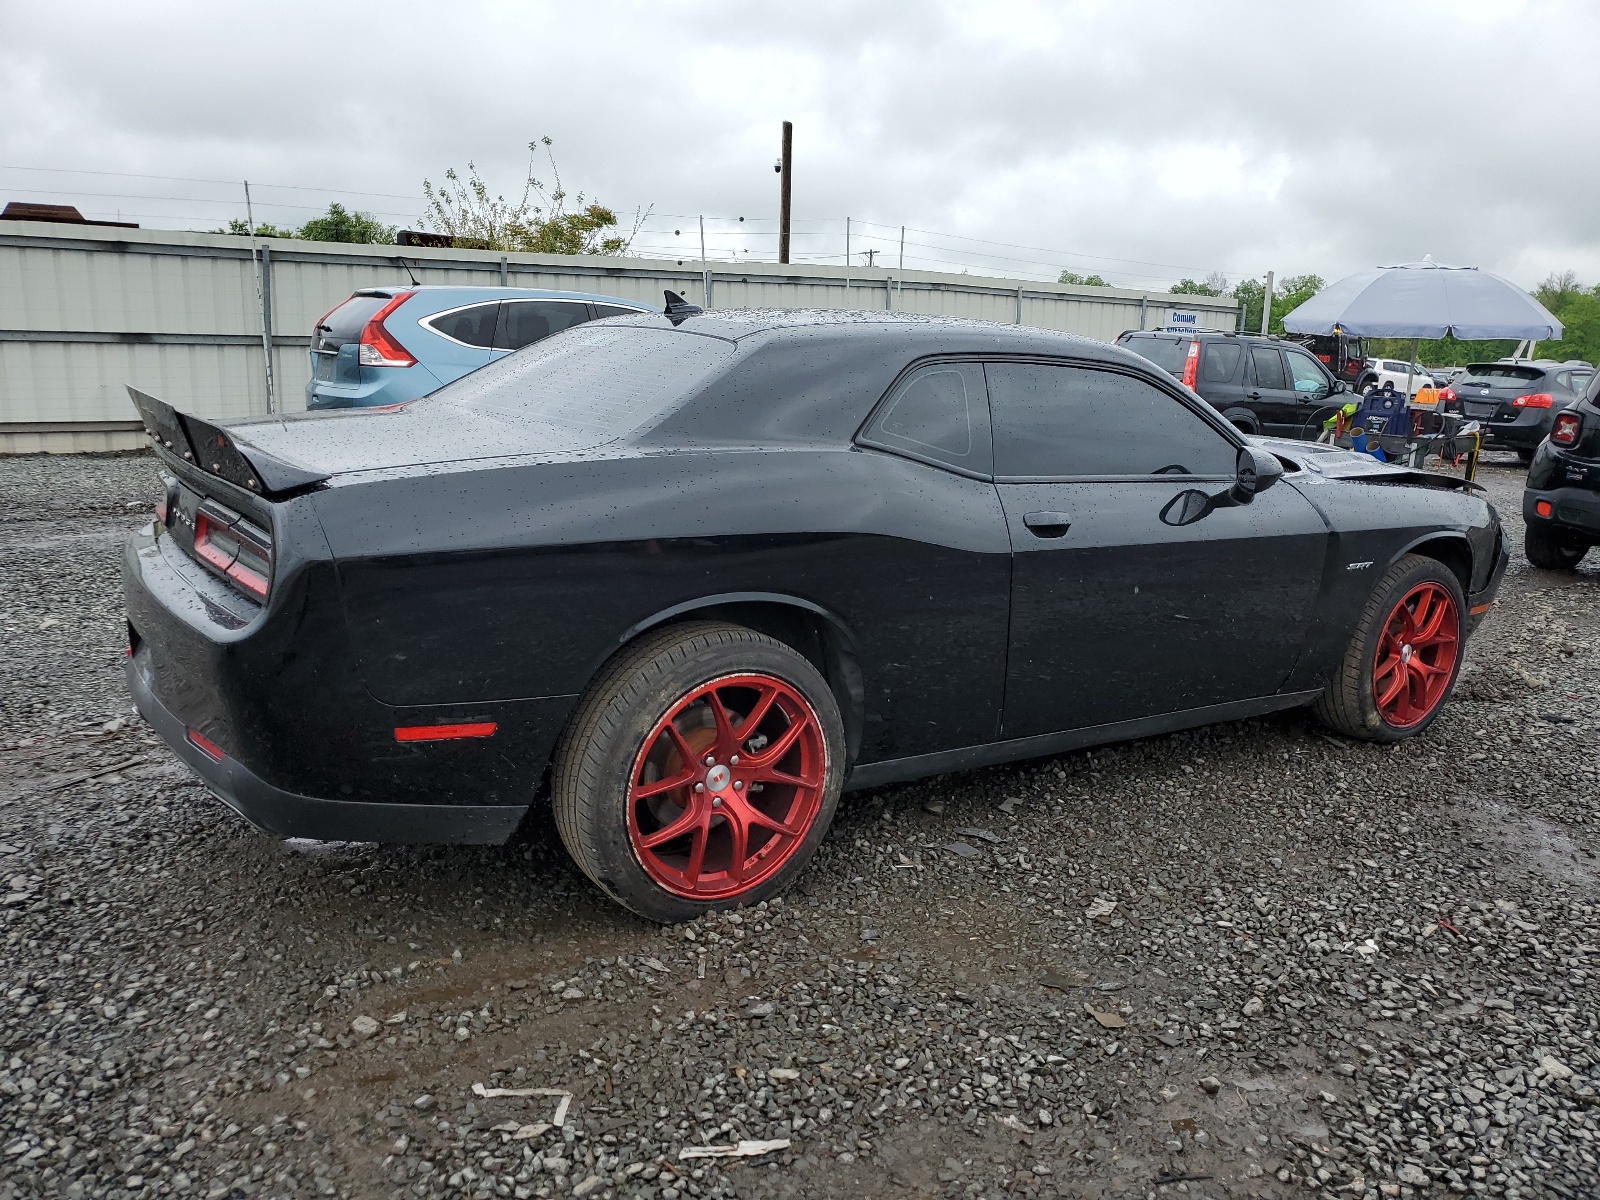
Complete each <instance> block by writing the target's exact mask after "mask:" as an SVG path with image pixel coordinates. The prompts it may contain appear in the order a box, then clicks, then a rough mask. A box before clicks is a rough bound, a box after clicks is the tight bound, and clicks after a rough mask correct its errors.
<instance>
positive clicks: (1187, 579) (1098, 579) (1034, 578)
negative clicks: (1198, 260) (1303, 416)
mask: <svg viewBox="0 0 1600 1200" xmlns="http://www.w3.org/2000/svg"><path fill="white" fill-rule="evenodd" d="M985 373H986V375H987V379H988V393H989V403H990V409H991V413H992V424H993V438H994V457H995V479H996V484H995V486H996V488H997V490H998V491H999V494H1000V501H1001V505H1002V507H1003V509H1004V511H1005V516H1006V522H1007V525H1008V528H1009V531H1010V537H1011V546H1012V568H1011V577H1012V585H1011V636H1010V641H1009V646H1008V652H1007V660H1006V689H1005V703H1004V709H1003V716H1002V732H1003V736H1004V737H1005V738H1007V739H1010V738H1019V737H1030V736H1033V735H1035V734H1043V733H1054V732H1058V731H1063V730H1069V729H1078V728H1083V727H1087V726H1093V725H1104V724H1108V723H1111V722H1116V721H1126V720H1131V719H1134V718H1137V717H1146V716H1153V715H1158V714H1162V713H1169V712H1177V711H1180V710H1184V709H1194V708H1203V707H1205V706H1208V705H1215V704H1222V703H1225V702H1228V701H1231V700H1241V699H1245V698H1249V697H1255V696H1262V695H1267V694H1270V693H1272V692H1274V691H1276V690H1277V689H1278V687H1279V686H1280V685H1281V684H1282V683H1283V681H1284V680H1285V679H1286V678H1287V676H1288V674H1289V671H1290V670H1291V668H1292V667H1293V666H1294V663H1295V659H1296V657H1297V656H1298V654H1299V651H1300V648H1301V644H1302V642H1303V639H1304V635H1305V631H1306V625H1307V621H1308V619H1309V617H1310V614H1311V610H1312V605H1313V602H1314V600H1315V598H1316V596H1317V593H1318V589H1319V586H1320V583H1321V574H1322V565H1323V556H1324V549H1325V545H1326V541H1327V537H1328V532H1327V528H1326V526H1325V525H1324V524H1323V521H1322V519H1321V517H1320V516H1319V515H1318V514H1317V512H1316V510H1315V509H1314V508H1313V507H1312V506H1311V504H1310V503H1309V502H1308V501H1307V500H1306V499H1305V498H1304V497H1303V496H1301V495H1300V494H1299V492H1297V491H1296V490H1295V489H1294V488H1293V487H1292V486H1290V485H1287V484H1280V485H1278V486H1276V487H1272V488H1269V489H1268V490H1267V491H1265V492H1262V493H1260V494H1259V495H1257V496H1255V497H1254V498H1253V499H1251V500H1250V501H1249V503H1246V504H1240V503H1237V502H1235V501H1234V500H1233V498H1232V488H1233V484H1234V482H1235V478H1236V469H1237V468H1236V464H1237V454H1238V447H1237V444H1236V443H1235V442H1234V441H1233V440H1232V439H1231V438H1229V437H1228V436H1227V434H1226V433H1224V432H1223V430H1222V429H1221V428H1219V427H1218V426H1217V425H1216V424H1214V423H1213V421H1212V420H1210V419H1208V418H1207V417H1205V416H1202V415H1201V414H1200V413H1199V412H1198V411H1197V410H1196V409H1194V408H1191V407H1190V405H1189V403H1188V402H1186V401H1184V400H1182V399H1180V398H1179V397H1178V396H1176V395H1174V394H1173V393H1172V392H1169V391H1167V390H1166V389H1164V388H1160V387H1158V386H1156V385H1155V384H1154V383H1153V382H1152V381H1150V380H1149V379H1148V378H1146V377H1144V376H1141V375H1135V374H1132V373H1125V372H1122V371H1119V370H1116V369H1113V368H1107V367H1102V366H1089V365H1086V364H1065V363H1060V362H1043V361H1041V362H1024V361H1014V362H995V363H990V364H989V365H988V366H987V367H986V372H985ZM1196 500H1199V501H1204V503H1203V504H1202V503H1191V501H1196ZM1202 509H1204V510H1205V511H1203V512H1201V510H1202ZM1196 514H1198V515H1196Z"/></svg>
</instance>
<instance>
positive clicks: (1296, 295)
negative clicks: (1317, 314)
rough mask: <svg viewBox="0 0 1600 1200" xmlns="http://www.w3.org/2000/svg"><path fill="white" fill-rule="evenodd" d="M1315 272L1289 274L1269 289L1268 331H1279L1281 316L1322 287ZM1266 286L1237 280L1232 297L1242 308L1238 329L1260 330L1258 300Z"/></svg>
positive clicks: (1258, 281) (1297, 306)
mask: <svg viewBox="0 0 1600 1200" xmlns="http://www.w3.org/2000/svg"><path fill="white" fill-rule="evenodd" d="M1323 286H1324V285H1323V282H1322V277H1321V276H1319V275H1291V276H1289V277H1288V278H1286V279H1284V280H1283V281H1282V282H1281V283H1279V284H1278V285H1277V286H1276V287H1274V288H1273V289H1272V321H1271V323H1270V324H1269V325H1268V327H1267V330H1268V332H1269V333H1277V334H1281V333H1283V318H1284V317H1286V316H1288V315H1289V314H1290V313H1291V312H1293V311H1294V310H1295V309H1297V308H1299V307H1300V306H1301V305H1302V304H1304V303H1305V302H1306V301H1307V300H1309V299H1311V297H1313V296H1315V295H1316V294H1317V293H1318V292H1320V291H1321V290H1322V288H1323ZM1266 290H1267V289H1266V285H1265V284H1264V283H1262V281H1261V280H1259V279H1241V280H1240V281H1239V282H1238V283H1237V284H1236V285H1235V286H1234V289H1233V298H1234V299H1235V300H1237V301H1238V302H1239V307H1240V308H1242V309H1243V310H1244V324H1243V325H1242V326H1241V328H1243V329H1246V330H1248V331H1249V332H1251V333H1256V332H1259V331H1260V329H1261V302H1262V298H1263V296H1264V295H1265V293H1266Z"/></svg>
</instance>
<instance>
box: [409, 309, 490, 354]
mask: <svg viewBox="0 0 1600 1200" xmlns="http://www.w3.org/2000/svg"><path fill="white" fill-rule="evenodd" d="M499 312H500V301H498V300H491V301H490V302H489V303H487V304H473V305H469V306H468V307H466V308H458V309H456V310H455V311H454V312H442V313H440V314H439V315H438V316H436V317H429V318H428V319H427V320H426V321H424V322H423V324H424V325H426V326H427V327H428V328H429V329H431V330H433V331H434V332H435V333H438V334H442V335H443V336H445V337H447V338H449V339H450V340H451V341H453V342H460V343H462V344H463V345H465V346H482V347H484V348H485V349H488V347H490V346H492V345H493V344H494V329H495V322H496V320H497V319H498V316H499Z"/></svg>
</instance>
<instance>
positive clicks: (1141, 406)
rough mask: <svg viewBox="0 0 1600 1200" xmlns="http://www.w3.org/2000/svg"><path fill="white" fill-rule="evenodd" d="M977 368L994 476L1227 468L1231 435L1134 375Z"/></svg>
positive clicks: (1218, 471) (1037, 366)
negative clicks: (982, 379)
mask: <svg viewBox="0 0 1600 1200" xmlns="http://www.w3.org/2000/svg"><path fill="white" fill-rule="evenodd" d="M985 370H986V372H987V374H988V378H989V404H990V409H991V411H992V413H993V424H994V457H995V474H996V475H999V476H1005V477H1010V478H1041V477H1044V478H1058V477H1061V476H1113V477H1121V478H1126V477H1129V476H1134V477H1138V476H1146V475H1209V476H1221V477H1224V478H1231V477H1232V476H1233V474H1234V471H1235V462H1236V460H1237V457H1238V452H1237V450H1236V449H1235V447H1234V445H1233V443H1232V442H1230V441H1229V440H1228V439H1227V438H1226V437H1225V436H1224V435H1223V434H1222V433H1221V432H1220V431H1219V430H1217V429H1216V428H1214V427H1213V426H1212V425H1211V424H1210V423H1209V422H1207V421H1206V420H1205V419H1204V418H1203V417H1201V416H1200V415H1199V414H1198V413H1196V412H1194V411H1192V410H1191V409H1189V408H1188V407H1187V406H1185V405H1184V404H1183V403H1182V402H1181V401H1180V400H1178V399H1177V398H1176V397H1174V396H1171V395H1168V394H1167V393H1166V392H1164V391H1162V390H1160V389H1159V388H1157V387H1155V386H1154V385H1152V384H1150V383H1146V382H1145V381H1144V380H1142V379H1137V378H1135V377H1133V376H1131V375H1121V374H1117V373H1115V372H1112V371H1098V370H1092V369H1090V368H1087V367H1069V366H1056V365H1052V364H1047V363H990V364H988V366H987V367H986V368H985Z"/></svg>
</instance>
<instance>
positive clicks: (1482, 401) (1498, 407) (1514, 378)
mask: <svg viewBox="0 0 1600 1200" xmlns="http://www.w3.org/2000/svg"><path fill="white" fill-rule="evenodd" d="M1593 379H1594V368H1593V367H1591V366H1590V365H1589V364H1588V363H1584V362H1579V363H1558V362H1554V361H1550V360H1539V361H1536V362H1528V361H1526V360H1523V361H1520V362H1494V363H1473V364H1472V365H1471V366H1469V367H1467V368H1466V369H1465V370H1464V371H1462V373H1461V374H1460V375H1459V376H1457V377H1456V379H1455V381H1454V382H1453V383H1452V384H1451V385H1450V388H1449V391H1448V392H1447V393H1446V394H1445V396H1444V398H1445V400H1447V401H1454V402H1455V403H1458V404H1459V405H1460V406H1461V411H1462V414H1463V415H1464V416H1467V417H1471V418H1473V419H1475V420H1477V421H1479V422H1481V423H1482V425H1483V441H1484V445H1486V446H1493V447H1498V448H1501V449H1506V450H1515V451H1516V452H1517V457H1518V458H1519V459H1520V460H1521V461H1522V462H1523V464H1524V465H1526V464H1528V463H1531V462H1532V461H1533V452H1534V450H1535V449H1537V448H1538V446H1539V443H1540V442H1542V441H1544V439H1545V438H1546V437H1548V436H1549V435H1550V427H1551V425H1552V424H1553V423H1554V421H1555V418H1556V414H1557V413H1559V412H1561V411H1562V410H1563V409H1565V408H1567V407H1568V406H1569V405H1571V404H1572V403H1573V402H1574V401H1576V400H1577V399H1578V397H1579V396H1581V395H1582V394H1583V393H1584V392H1585V391H1587V390H1588V387H1589V384H1590V382H1591V381H1592V380H1593Z"/></svg>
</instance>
